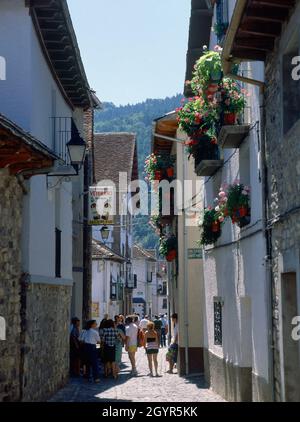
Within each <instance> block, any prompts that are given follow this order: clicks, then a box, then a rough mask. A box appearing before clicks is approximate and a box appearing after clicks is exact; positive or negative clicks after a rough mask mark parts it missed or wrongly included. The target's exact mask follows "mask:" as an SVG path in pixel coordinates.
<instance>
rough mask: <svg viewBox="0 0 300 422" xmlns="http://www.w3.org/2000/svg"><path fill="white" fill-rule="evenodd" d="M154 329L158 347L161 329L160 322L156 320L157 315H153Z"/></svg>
mask: <svg viewBox="0 0 300 422" xmlns="http://www.w3.org/2000/svg"><path fill="white" fill-rule="evenodd" d="M153 322H154V328H155V331H156V332H157V336H158V345H159V347H160V338H161V328H162V322H161V320H160V319H159V318H158V315H155V317H154V321H153Z"/></svg>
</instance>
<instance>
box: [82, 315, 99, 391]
mask: <svg viewBox="0 0 300 422" xmlns="http://www.w3.org/2000/svg"><path fill="white" fill-rule="evenodd" d="M81 338H82V340H83V342H84V354H85V358H86V364H87V365H86V366H87V376H88V377H89V376H90V372H91V370H92V374H93V379H94V382H96V383H98V382H100V373H99V365H98V353H97V344H100V336H99V332H98V330H97V321H95V320H91V321H88V323H87V329H86V331H85V332H84V335H83V336H82V337H81Z"/></svg>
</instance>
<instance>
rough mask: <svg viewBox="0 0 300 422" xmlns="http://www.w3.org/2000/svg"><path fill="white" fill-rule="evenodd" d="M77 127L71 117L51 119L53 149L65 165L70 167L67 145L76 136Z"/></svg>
mask: <svg viewBox="0 0 300 422" xmlns="http://www.w3.org/2000/svg"><path fill="white" fill-rule="evenodd" d="M75 131H76V125H75V122H74V120H73V119H72V118H71V117H50V134H51V139H52V148H53V150H54V152H55V154H56V155H57V156H58V157H59V158H60V159H61V160H62V161H63V163H64V164H65V165H70V164H71V163H70V157H69V152H68V148H67V143H68V142H69V141H70V139H71V138H72V136H74V134H75Z"/></svg>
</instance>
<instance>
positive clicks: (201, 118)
mask: <svg viewBox="0 0 300 422" xmlns="http://www.w3.org/2000/svg"><path fill="white" fill-rule="evenodd" d="M176 111H177V122H178V124H179V128H180V129H181V130H182V131H183V132H185V133H186V134H187V135H188V136H189V137H190V138H191V139H193V140H197V139H201V138H202V136H203V135H205V134H206V133H207V132H208V131H209V130H210V129H211V128H212V127H213V126H214V125H215V122H216V121H217V120H218V118H219V115H218V104H217V103H216V102H213V103H209V104H208V103H206V102H205V100H204V98H203V97H200V96H196V97H193V98H190V99H189V101H188V102H187V103H186V104H185V105H183V106H182V107H179V108H177V109H176Z"/></svg>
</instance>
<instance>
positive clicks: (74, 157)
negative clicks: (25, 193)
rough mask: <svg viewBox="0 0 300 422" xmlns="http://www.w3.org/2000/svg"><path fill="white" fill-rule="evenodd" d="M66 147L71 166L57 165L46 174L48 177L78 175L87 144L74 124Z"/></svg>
mask: <svg viewBox="0 0 300 422" xmlns="http://www.w3.org/2000/svg"><path fill="white" fill-rule="evenodd" d="M66 148H67V150H68V154H69V157H70V164H71V166H70V165H59V166H58V167H56V168H55V169H54V171H53V172H50V173H48V174H47V176H48V177H71V176H78V175H79V170H80V168H81V167H82V165H83V163H84V158H85V153H86V149H87V146H86V143H85V141H84V140H83V139H82V138H81V136H80V134H79V132H78V129H77V127H76V126H75V125H74V127H73V128H72V137H71V139H70V141H69V142H68V143H67V144H66ZM72 167H73V169H72ZM74 170H75V173H74Z"/></svg>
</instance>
